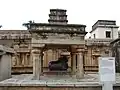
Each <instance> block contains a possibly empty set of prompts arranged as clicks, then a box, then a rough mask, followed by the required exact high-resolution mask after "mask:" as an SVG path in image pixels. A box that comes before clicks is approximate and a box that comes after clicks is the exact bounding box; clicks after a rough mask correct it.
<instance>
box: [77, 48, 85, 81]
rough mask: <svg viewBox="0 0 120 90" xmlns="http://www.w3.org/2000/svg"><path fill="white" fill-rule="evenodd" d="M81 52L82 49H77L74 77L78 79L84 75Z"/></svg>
mask: <svg viewBox="0 0 120 90" xmlns="http://www.w3.org/2000/svg"><path fill="white" fill-rule="evenodd" d="M83 52H84V49H77V73H76V78H78V79H81V78H83V77H84V68H83Z"/></svg>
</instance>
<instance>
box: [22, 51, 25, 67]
mask: <svg viewBox="0 0 120 90" xmlns="http://www.w3.org/2000/svg"><path fill="white" fill-rule="evenodd" d="M22 65H24V66H25V54H24V53H22Z"/></svg>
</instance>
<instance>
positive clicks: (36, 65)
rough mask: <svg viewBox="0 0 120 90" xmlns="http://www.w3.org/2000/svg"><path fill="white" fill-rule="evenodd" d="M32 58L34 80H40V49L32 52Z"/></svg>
mask: <svg viewBox="0 0 120 90" xmlns="http://www.w3.org/2000/svg"><path fill="white" fill-rule="evenodd" d="M32 57H33V58H32V59H33V75H34V79H36V80H40V75H41V73H42V60H41V59H42V54H41V50H40V48H39V49H37V48H36V49H34V50H32Z"/></svg>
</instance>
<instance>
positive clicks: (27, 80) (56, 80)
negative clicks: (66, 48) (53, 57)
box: [0, 74, 120, 87]
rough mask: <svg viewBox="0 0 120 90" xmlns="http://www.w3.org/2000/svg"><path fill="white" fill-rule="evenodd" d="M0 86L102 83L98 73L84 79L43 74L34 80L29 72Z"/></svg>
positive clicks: (118, 82) (118, 80)
mask: <svg viewBox="0 0 120 90" xmlns="http://www.w3.org/2000/svg"><path fill="white" fill-rule="evenodd" d="M45 78H46V79H45ZM0 86H40V87H44V86H45V87H96V86H101V85H100V84H99V82H98V75H97V74H86V75H84V78H83V79H76V78H72V77H66V78H62V77H59V76H58V77H55V76H54V77H49V76H48V77H47V76H42V77H41V80H33V75H30V74H29V75H15V76H13V77H12V78H10V79H7V80H4V81H1V82H0ZM114 86H120V75H117V76H116V84H115V85H114Z"/></svg>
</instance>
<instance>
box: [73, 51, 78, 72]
mask: <svg viewBox="0 0 120 90" xmlns="http://www.w3.org/2000/svg"><path fill="white" fill-rule="evenodd" d="M76 63H77V62H76V53H72V74H75V73H76V70H77V69H76Z"/></svg>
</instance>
